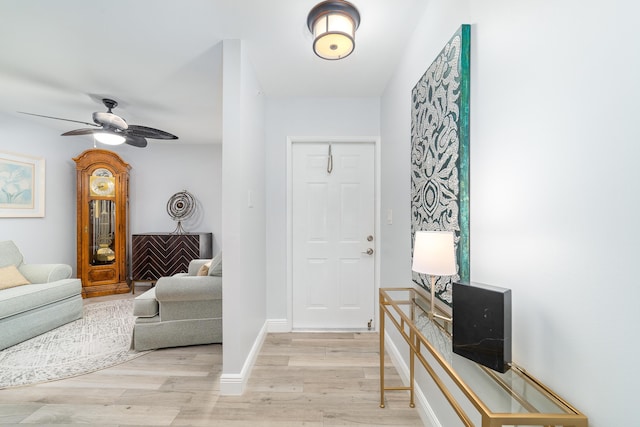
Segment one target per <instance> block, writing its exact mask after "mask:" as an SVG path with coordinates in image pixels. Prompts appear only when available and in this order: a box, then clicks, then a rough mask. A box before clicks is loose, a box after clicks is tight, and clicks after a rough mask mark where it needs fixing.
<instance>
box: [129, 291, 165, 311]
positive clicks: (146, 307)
mask: <svg viewBox="0 0 640 427" xmlns="http://www.w3.org/2000/svg"><path fill="white" fill-rule="evenodd" d="M159 312H160V307H159V306H158V301H157V300H156V288H155V287H154V288H151V289H149V290H148V291H147V292H145V293H143V294H142V295H138V296H137V297H136V298H135V299H134V300H133V315H134V316H137V317H154V316H157V315H158V313H159Z"/></svg>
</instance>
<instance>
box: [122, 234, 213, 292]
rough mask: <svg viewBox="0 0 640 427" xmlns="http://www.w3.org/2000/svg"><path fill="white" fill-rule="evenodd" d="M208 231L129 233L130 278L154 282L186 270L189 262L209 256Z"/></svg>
mask: <svg viewBox="0 0 640 427" xmlns="http://www.w3.org/2000/svg"><path fill="white" fill-rule="evenodd" d="M212 243H213V234H212V233H185V234H171V233H144V234H133V235H132V236H131V280H132V281H155V280H158V279H159V278H160V277H165V276H171V275H173V274H176V273H182V272H186V271H187V268H188V267H189V261H191V260H193V259H203V258H211V257H212V246H213V245H212Z"/></svg>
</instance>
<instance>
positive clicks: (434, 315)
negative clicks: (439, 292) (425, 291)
mask: <svg viewBox="0 0 640 427" xmlns="http://www.w3.org/2000/svg"><path fill="white" fill-rule="evenodd" d="M430 278H431V286H430V288H431V289H430V290H431V308H430V310H429V312H428V313H427V316H428V317H429V320H431V321H433V320H434V319H440V320H444V321H445V322H452V321H453V318H451V317H447V316H442V315H440V314H438V313H436V278H435V276H430Z"/></svg>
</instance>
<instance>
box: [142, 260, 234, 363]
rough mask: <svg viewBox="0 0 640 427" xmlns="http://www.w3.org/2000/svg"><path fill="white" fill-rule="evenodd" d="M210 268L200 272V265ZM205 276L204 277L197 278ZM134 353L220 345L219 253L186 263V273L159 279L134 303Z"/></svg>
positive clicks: (220, 289)
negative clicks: (165, 348)
mask: <svg viewBox="0 0 640 427" xmlns="http://www.w3.org/2000/svg"><path fill="white" fill-rule="evenodd" d="M209 261H211V262H212V264H211V267H209V268H208V269H207V271H206V272H204V273H203V271H202V266H203V265H204V264H205V263H208V262H209ZM198 272H200V274H206V275H198ZM133 315H134V316H136V321H135V325H134V328H133V339H132V346H133V348H134V349H135V350H138V351H142V350H151V349H156V348H163V347H180V346H187V345H197V344H211V343H221V342H222V254H219V255H217V256H216V257H215V258H214V259H213V260H205V259H197V260H193V261H191V262H190V263H189V271H188V272H187V273H178V274H176V275H174V276H171V277H161V278H160V279H158V281H157V282H156V285H155V286H154V287H153V288H151V289H149V290H148V291H146V292H145V293H143V294H141V295H139V296H137V297H136V298H135V300H134V306H133Z"/></svg>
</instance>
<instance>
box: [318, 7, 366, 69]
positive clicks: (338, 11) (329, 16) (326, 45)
mask: <svg viewBox="0 0 640 427" xmlns="http://www.w3.org/2000/svg"><path fill="white" fill-rule="evenodd" d="M359 26H360V13H359V12H358V9H356V8H355V6H354V5H352V4H351V3H349V2H346V1H342V0H330V1H323V2H322V3H318V4H317V5H316V6H314V8H313V9H311V11H310V12H309V16H308V17H307V27H309V31H311V33H312V34H313V51H314V52H315V54H316V55H318V56H319V57H320V58H322V59H328V60H337V59H343V58H346V57H347V56H349V55H351V53H352V52H353V49H354V48H355V34H356V29H358V27H359Z"/></svg>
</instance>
